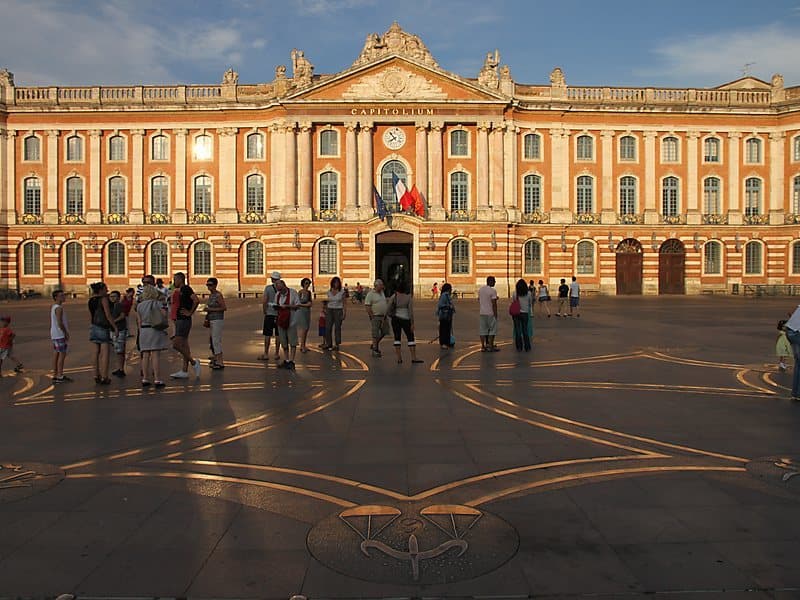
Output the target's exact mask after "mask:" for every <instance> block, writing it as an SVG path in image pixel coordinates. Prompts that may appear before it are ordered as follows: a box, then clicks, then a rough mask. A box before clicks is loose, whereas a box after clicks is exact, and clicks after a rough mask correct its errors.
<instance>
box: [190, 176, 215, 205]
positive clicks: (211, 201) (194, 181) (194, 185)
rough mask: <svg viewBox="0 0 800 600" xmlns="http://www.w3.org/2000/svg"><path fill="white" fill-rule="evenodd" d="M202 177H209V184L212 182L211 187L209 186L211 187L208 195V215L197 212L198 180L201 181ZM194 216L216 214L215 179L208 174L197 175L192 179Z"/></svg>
mask: <svg viewBox="0 0 800 600" xmlns="http://www.w3.org/2000/svg"><path fill="white" fill-rule="evenodd" d="M201 177H207V178H208V180H209V182H210V185H209V186H208V187H209V193H208V195H209V198H208V207H209V208H208V212H207V213H202V212H200V211H198V210H197V180H198V179H200V178H201ZM192 214H195V215H197V214H208V215H213V214H214V178H213V177H212V176H211V175H209V174H208V173H205V172H201V173H197V174H195V175H194V176H193V177H192Z"/></svg>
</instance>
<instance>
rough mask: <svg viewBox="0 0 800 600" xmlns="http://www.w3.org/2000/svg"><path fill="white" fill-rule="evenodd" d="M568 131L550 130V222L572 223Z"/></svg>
mask: <svg viewBox="0 0 800 600" xmlns="http://www.w3.org/2000/svg"><path fill="white" fill-rule="evenodd" d="M569 135H570V134H569V131H568V130H566V129H551V130H550V145H551V147H552V149H551V153H552V155H553V156H552V160H551V170H550V186H551V190H552V192H551V205H550V222H551V223H561V224H568V223H572V210H571V207H570V187H571V186H570V180H569V177H570V174H569Z"/></svg>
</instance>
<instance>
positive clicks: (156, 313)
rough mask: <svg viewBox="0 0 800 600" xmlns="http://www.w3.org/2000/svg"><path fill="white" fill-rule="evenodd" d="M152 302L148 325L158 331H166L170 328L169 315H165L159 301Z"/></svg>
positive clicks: (148, 313)
mask: <svg viewBox="0 0 800 600" xmlns="http://www.w3.org/2000/svg"><path fill="white" fill-rule="evenodd" d="M150 302H151V303H150V308H149V309H148V311H147V324H148V325H150V327H151V328H152V329H155V330H156V331H164V330H165V329H166V328H167V327H169V321H168V320H167V315H165V314H164V311H163V310H161V306H159V304H158V301H156V300H151V301H150Z"/></svg>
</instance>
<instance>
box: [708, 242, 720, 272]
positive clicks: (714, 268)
mask: <svg viewBox="0 0 800 600" xmlns="http://www.w3.org/2000/svg"><path fill="white" fill-rule="evenodd" d="M704 267H705V272H706V275H719V274H721V273H722V251H721V249H720V244H719V243H718V242H709V243H707V244H706V245H705V264H704Z"/></svg>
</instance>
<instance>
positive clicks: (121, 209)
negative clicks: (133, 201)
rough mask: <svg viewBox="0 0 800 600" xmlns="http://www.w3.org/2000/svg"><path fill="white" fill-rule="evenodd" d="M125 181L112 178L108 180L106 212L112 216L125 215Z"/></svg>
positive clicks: (120, 178) (119, 178)
mask: <svg viewBox="0 0 800 600" xmlns="http://www.w3.org/2000/svg"><path fill="white" fill-rule="evenodd" d="M125 204H126V202H125V180H124V179H123V178H122V177H119V176H117V177H112V178H111V179H109V180H108V212H109V213H110V214H112V215H121V214H124V213H125Z"/></svg>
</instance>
